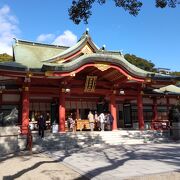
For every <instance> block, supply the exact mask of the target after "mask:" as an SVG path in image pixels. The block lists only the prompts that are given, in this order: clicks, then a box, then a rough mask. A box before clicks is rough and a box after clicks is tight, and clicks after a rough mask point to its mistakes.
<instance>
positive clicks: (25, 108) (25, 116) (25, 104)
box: [21, 87, 29, 134]
mask: <svg viewBox="0 0 180 180" xmlns="http://www.w3.org/2000/svg"><path fill="white" fill-rule="evenodd" d="M28 126H29V87H25V88H24V89H23V91H22V131H21V132H22V134H27V133H28Z"/></svg>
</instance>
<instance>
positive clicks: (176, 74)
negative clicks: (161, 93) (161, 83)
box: [171, 71, 180, 76]
mask: <svg viewBox="0 0 180 180" xmlns="http://www.w3.org/2000/svg"><path fill="white" fill-rule="evenodd" d="M171 74H172V75H175V76H180V72H177V71H175V72H172V73H171Z"/></svg>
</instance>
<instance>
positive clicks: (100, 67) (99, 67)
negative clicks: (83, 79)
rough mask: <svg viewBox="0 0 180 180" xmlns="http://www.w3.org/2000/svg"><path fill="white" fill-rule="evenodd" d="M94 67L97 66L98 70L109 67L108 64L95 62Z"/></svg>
mask: <svg viewBox="0 0 180 180" xmlns="http://www.w3.org/2000/svg"><path fill="white" fill-rule="evenodd" d="M95 67H96V68H98V69H99V70H100V71H106V70H107V69H109V68H110V65H108V64H95Z"/></svg>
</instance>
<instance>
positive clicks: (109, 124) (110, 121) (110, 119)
mask: <svg viewBox="0 0 180 180" xmlns="http://www.w3.org/2000/svg"><path fill="white" fill-rule="evenodd" d="M106 118H107V124H108V130H109V131H112V125H113V121H114V118H113V116H112V114H111V113H110V112H109V111H108V114H107V117H106Z"/></svg>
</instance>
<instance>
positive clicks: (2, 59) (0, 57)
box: [0, 53, 13, 62]
mask: <svg viewBox="0 0 180 180" xmlns="http://www.w3.org/2000/svg"><path fill="white" fill-rule="evenodd" d="M9 61H13V57H12V56H10V55H8V54H6V53H3V54H0V62H9Z"/></svg>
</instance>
